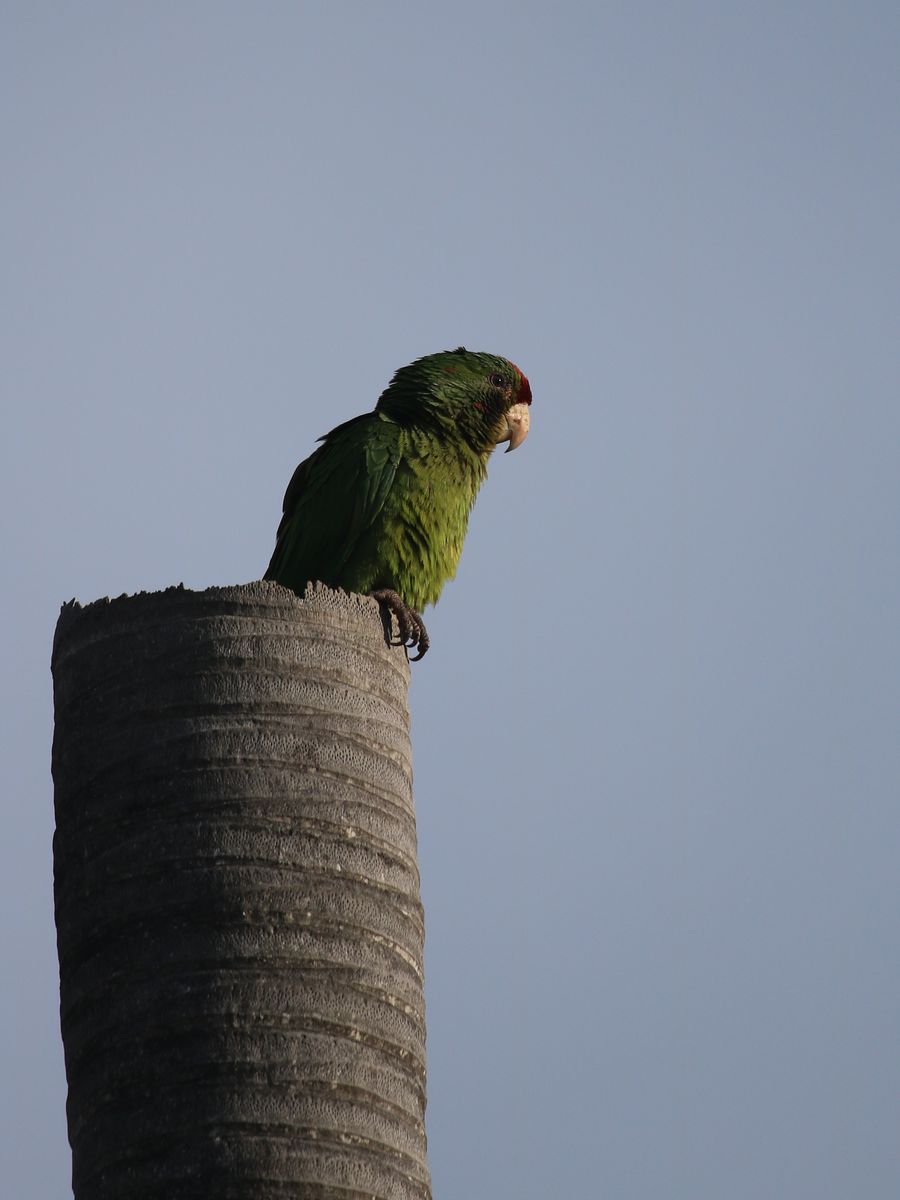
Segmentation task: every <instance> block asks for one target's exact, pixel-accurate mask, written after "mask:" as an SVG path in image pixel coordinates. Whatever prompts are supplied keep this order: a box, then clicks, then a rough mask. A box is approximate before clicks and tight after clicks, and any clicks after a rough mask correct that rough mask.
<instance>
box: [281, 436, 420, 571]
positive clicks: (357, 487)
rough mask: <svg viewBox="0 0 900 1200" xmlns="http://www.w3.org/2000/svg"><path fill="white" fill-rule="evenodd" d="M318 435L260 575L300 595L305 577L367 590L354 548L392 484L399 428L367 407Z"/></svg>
mask: <svg viewBox="0 0 900 1200" xmlns="http://www.w3.org/2000/svg"><path fill="white" fill-rule="evenodd" d="M321 440H322V445H321V446H320V447H319V449H318V450H316V451H315V453H314V454H311V455H310V457H309V458H307V459H306V460H305V462H302V463H301V464H300V466H299V467H298V468H297V470H296V471H295V472H294V474H293V477H292V479H291V481H290V483H289V484H288V487H287V491H286V492H285V495H284V515H283V516H282V518H281V524H280V525H279V526H278V537H277V540H276V544H275V553H274V554H273V555H272V561H271V562H270V563H269V566H268V569H267V571H266V574H265V578H266V579H275V580H277V581H278V582H279V583H283V584H284V585H285V586H286V587H290V588H293V589H294V591H296V592H298V593H299V594H300V595H302V594H303V590H304V587H305V586H306V584H307V583H308V582H309V581H310V580H320V581H321V582H322V583H327V584H329V585H330V586H332V587H343V588H346V589H347V590H349V591H356V590H368V585H367V584H366V582H365V575H366V573H367V572H366V569H365V567H366V564H364V563H360V561H359V558H360V553H359V552H360V551H361V550H362V549H363V544H364V542H365V541H367V540H368V539H366V534H368V533H369V532H370V531H371V529H372V526H373V524H374V523H375V521H376V520H377V518H378V515H379V514H380V512H381V510H382V509H383V508H384V504H385V500H386V499H387V496H388V494H389V492H390V490H391V485H392V484H393V482H394V476H395V474H396V471H397V466H398V464H399V462H400V457H401V447H400V430H399V427H398V426H397V425H396V424H395V423H394V422H393V421H391V420H390V419H389V418H386V417H385V416H383V414H381V413H378V412H372V413H365V414H363V416H361V417H354V418H353V420H352V421H346V422H345V423H344V424H343V425H339V426H338V427H337V429H333V430H332V431H331V433H328V434H326V435H325V437H324V438H322V439H321ZM370 566H372V567H374V564H370Z"/></svg>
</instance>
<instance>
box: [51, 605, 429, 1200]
mask: <svg viewBox="0 0 900 1200" xmlns="http://www.w3.org/2000/svg"><path fill="white" fill-rule="evenodd" d="M53 674H54V685H55V704H56V731H55V736H54V745H53V777H54V781H55V797H56V835H55V839H54V879H55V900H56V922H57V936H58V946H59V962H60V992H61V1023H62V1032H63V1042H64V1046H65V1058H66V1073H67V1076H68V1082H69V1097H68V1109H67V1111H68V1122H69V1139H70V1141H71V1144H72V1151H73V1183H74V1190H75V1196H76V1198H77V1200H106V1198H112V1197H115V1200H137V1198H140V1200H144V1198H148V1197H159V1198H162V1197H165V1198H166V1200H180V1198H182V1197H184V1198H187V1197H191V1198H194V1197H197V1198H200V1197H203V1200H217V1198H219V1197H233V1198H241V1200H243V1198H250V1197H252V1198H253V1200H269V1198H270V1197H272V1198H274V1197H278V1200H285V1197H302V1198H303V1200H307V1198H310V1200H325V1198H328V1200H362V1198H363V1197H366V1198H369V1197H379V1198H381V1197H383V1198H385V1200H387V1198H390V1200H425V1198H427V1197H429V1196H430V1185H429V1175H428V1167H427V1163H426V1157H425V1129H424V1113H425V1023H424V1001H423V991H422V943H423V922H422V908H421V904H420V900H419V876H418V867H417V863H416V833H415V816H414V811H413V800H412V767H411V753H410V744H409V717H408V709H407V687H408V682H409V669H408V666H407V663H406V658H405V655H404V653H403V650H402V649H400V648H398V647H389V646H388V645H386V642H385V636H384V630H383V624H382V621H381V619H380V616H379V611H378V608H377V606H376V605H375V603H374V602H373V601H371V600H367V599H364V598H361V597H348V596H345V595H344V594H343V593H339V592H333V591H329V590H327V589H324V588H316V589H315V590H313V591H311V592H310V593H309V594H308V595H307V598H306V599H304V600H302V601H301V600H299V599H297V597H295V596H294V595H293V593H291V592H289V591H287V590H286V589H284V588H282V587H280V586H279V585H277V584H272V583H254V584H248V585H246V586H244V587H230V588H212V589H210V590H208V591H205V592H190V591H186V590H184V589H183V588H172V589H169V590H168V591H165V592H159V593H153V594H142V595H138V596H132V597H121V598H119V599H117V600H112V601H99V602H97V603H96V604H91V605H88V606H87V607H85V608H82V607H80V606H79V605H77V604H75V603H74V602H72V604H69V605H66V606H65V607H64V609H63V611H62V614H61V616H60V620H59V624H58V626H57V632H56V639H55V643H54V654H53Z"/></svg>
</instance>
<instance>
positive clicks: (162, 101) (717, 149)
mask: <svg viewBox="0 0 900 1200" xmlns="http://www.w3.org/2000/svg"><path fill="white" fill-rule="evenodd" d="M0 23H2V36H0V120H2V125H3V132H2V164H3V184H2V191H0V206H2V221H0V236H2V271H0V288H2V296H3V316H2V322H0V339H2V345H0V362H2V368H0V370H2V380H3V391H4V399H3V433H2V438H0V454H2V478H0V486H2V491H3V495H2V507H0V514H2V523H3V562H4V564H5V566H6V575H5V588H4V621H3V658H4V662H3V677H4V683H5V686H4V689H3V692H4V696H3V712H2V730H3V739H4V749H3V753H2V770H3V776H4V782H3V802H4V813H3V819H4V836H3V839H2V846H0V855H2V864H0V887H2V889H3V896H2V903H0V923H2V924H0V936H2V939H3V949H2V954H3V963H4V969H3V981H2V987H0V1006H2V1009H0V1038H2V1047H0V1050H2V1063H0V1078H2V1099H0V1140H2V1141H0V1155H2V1162H0V1180H2V1190H3V1191H4V1193H5V1194H8V1195H10V1196H19V1197H41V1198H42V1200H43V1198H44V1197H65V1196H67V1195H69V1183H68V1180H69V1150H68V1145H67V1141H66V1132H65V1115H64V1100H65V1082H64V1074H63V1067H62V1050H61V1044H60V1040H59V1029H58V990H57V974H56V956H55V954H56V952H55V941H54V931H53V920H52V895H51V849H50V842H51V834H52V828H53V821H52V806H51V784H50V775H49V755H50V738H51V722H52V709H51V692H50V676H49V657H50V647H51V639H52V634H53V627H54V623H55V620H56V616H57V612H58V608H59V604H60V603H61V602H62V601H64V600H66V599H68V598H69V597H71V596H77V597H78V598H79V599H81V600H82V601H90V600H93V599H95V598H97V597H99V596H104V595H116V594H118V593H121V592H126V591H127V592H133V591H138V590H141V589H151V590H152V589H157V588H162V587H165V586H167V585H170V584H173V583H177V582H179V581H183V582H184V583H185V584H186V585H187V586H189V587H193V588H202V587H205V586H208V585H211V584H227V583H238V582H244V581H247V580H250V579H254V578H258V577H259V575H260V574H261V573H262V571H263V569H264V568H265V565H266V563H267V561H268V557H269V554H270V552H271V549H272V546H273V541H274V532H275V526H276V524H277V521H278V517H279V513H280V507H281V499H282V494H283V490H284V487H285V485H286V483H287V480H288V478H289V477H290V474H291V472H292V470H293V468H294V466H295V465H296V463H297V462H298V461H299V460H300V459H301V458H304V457H306V455H307V454H308V453H309V452H310V451H311V450H312V448H313V446H314V442H315V438H316V437H317V436H318V435H319V434H322V433H324V432H325V431H326V430H328V429H330V428H331V427H332V426H334V425H336V424H338V423H339V422H340V421H342V420H344V419H346V418H348V417H351V416H353V415H355V414H356V413H358V412H362V411H364V410H366V409H369V408H371V407H372V406H373V405H374V403H375V401H376V400H377V397H378V395H379V392H380V391H381V389H382V388H383V387H384V386H385V384H386V383H387V381H388V379H389V378H390V375H391V373H392V372H393V370H394V369H395V368H396V367H398V366H400V365H401V364H403V363H405V362H408V361H409V360H411V359H413V358H416V357H418V356H420V355H422V354H426V353H429V352H431V351H435V350H440V349H445V348H452V347H454V346H456V345H458V344H460V343H463V344H465V345H467V346H468V347H470V348H472V349H483V350H490V351H494V352H496V353H500V354H504V355H506V356H508V357H511V358H512V359H514V360H515V361H516V362H518V363H519V364H520V365H521V366H522V368H523V370H524V371H525V372H526V373H527V374H528V375H529V377H530V379H531V383H532V388H533V392H534V405H533V409H532V431H531V435H530V437H529V439H528V441H527V442H526V444H525V445H524V446H523V447H522V448H521V449H520V450H518V451H517V452H516V453H515V454H514V455H510V456H509V457H505V458H504V457H502V456H499V455H498V456H496V458H495V460H494V461H493V462H492V464H491V470H490V477H489V479H488V482H487V484H486V485H485V488H484V491H483V492H482V495H481V497H480V499H479V501H478V504H477V506H476V510H475V513H474V516H473V521H472V526H471V529H470V534H469V538H468V542H467V545H466V549H465V552H464V554H463V559H462V563H461V567H460V571H459V574H458V577H457V579H456V581H455V582H453V583H452V584H450V585H448V587H447V588H446V590H445V592H444V595H443V597H442V599H441V602H440V604H439V606H438V607H437V609H435V610H433V611H432V612H431V614H430V616H429V618H428V625H429V631H430V633H431V636H432V641H433V648H432V650H431V652H430V653H429V655H428V657H427V658H426V659H425V661H424V662H421V663H417V664H415V665H414V667H413V672H412V673H413V683H412V688H411V704H412V712H413V738H414V754H415V766H416V803H417V808H418V819H419V833H420V849H421V868H422V877H423V892H424V899H425V904H426V918H427V929H428V942H427V948H426V955H427V957H426V966H427V997H428V1037H429V1042H428V1045H429V1097H430V1099H429V1108H428V1131H429V1147H430V1162H431V1167H432V1172H433V1176H434V1187H435V1195H436V1197H437V1198H438V1200H449V1198H451V1197H499V1196H510V1197H513V1196H514V1197H516V1198H517V1200H546V1197H552V1196H582V1197H602V1198H603V1200H657V1198H658V1197H661V1196H664V1197H666V1198H667V1200H721V1198H722V1197H728V1198H729V1200H759V1197H786V1198H790V1200H807V1198H808V1200H846V1198H847V1197H851V1196H852V1197H854V1198H856V1197H866V1198H878V1200H881V1198H891V1200H893V1197H896V1196H897V1195H898V1194H900V1141H898V1132H897V1131H898V1127H900V1037H898V1032H897V1016H898V1011H900V938H898V933H900V931H898V911H897V910H898V892H900V888H898V863H900V817H898V791H900V787H898V785H900V739H898V713H900V682H898V681H900V620H898V615H900V567H898V539H897V517H898V501H900V485H898V457H900V456H898V447H900V337H898V333H900V329H898V316H900V282H898V281H900V241H898V213H900V6H898V5H897V4H896V2H895V0H886V2H884V3H872V2H865V0H863V2H861V3H857V4H853V5H851V4H849V3H848V4H837V3H829V2H826V0H821V2H818V3H812V2H806V3H798V2H791V0H788V2H786V3H785V2H784V0H781V2H779V3H774V2H770V0H764V2H762V3H758V4H753V5H738V4H729V3H721V2H708V3H700V2H696V3H694V2H691V3H674V4H673V3H641V2H640V0H638V2H631V3H627V4H626V3H598V2H595V3H565V2H563V3H554V4H550V3H529V2H526V0H522V2H520V3H496V2H491V0H487V2H481V3H478V4H474V3H468V2H462V3H455V4H452V5H448V4H441V5H438V4H436V3H413V2H412V0H409V2H405V3H399V2H392V3H361V2H360V3H334V2H328V3H325V2H323V3H294V4H287V3H262V4H255V5H250V4H238V3H232V2H228V0H216V2H215V3H211V2H194V3H184V4H173V3H162V4H157V3H154V4H150V3H144V4H136V3H129V4H122V3H90V2H85V3H79V4H58V3H57V4H48V3H44V2H36V0H28V2H27V3H25V2H17V0H6V3H4V4H3V6H2V13H0Z"/></svg>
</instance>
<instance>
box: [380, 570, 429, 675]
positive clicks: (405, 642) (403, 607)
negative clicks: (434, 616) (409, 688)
mask: <svg viewBox="0 0 900 1200" xmlns="http://www.w3.org/2000/svg"><path fill="white" fill-rule="evenodd" d="M370 594H371V596H372V598H373V599H374V600H377V601H378V603H379V604H384V605H386V607H387V608H388V609H389V610H390V612H392V613H393V614H394V616H395V617H396V618H397V626H398V628H399V630H400V641H399V642H398V643H397V645H400V646H405V647H406V648H407V650H416V649H417V650H418V651H419V653H418V654H414V655H413V656H412V658H411V659H410V660H409V661H410V662H416V661H417V660H418V659H420V658H424V656H425V654H426V653H427V651H428V647H429V646H430V645H431V642H430V640H429V637H428V630H427V629H426V628H425V622H424V621H423V620H422V618H421V617H420V616H419V614H418V613H417V612H416V610H415V609H414V608H410V607H409V605H408V604H407V603H406V601H405V600H404V599H403V598H402V597H401V596H400V595H398V593H397V592H395V591H394V590H393V589H392V588H379V589H378V590H377V591H376V592H371V593H370Z"/></svg>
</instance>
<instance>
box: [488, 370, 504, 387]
mask: <svg viewBox="0 0 900 1200" xmlns="http://www.w3.org/2000/svg"><path fill="white" fill-rule="evenodd" d="M490 384H491V387H496V388H502V387H506V376H505V375H499V374H497V372H496V371H495V372H494V374H493V375H491V377H490Z"/></svg>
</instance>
